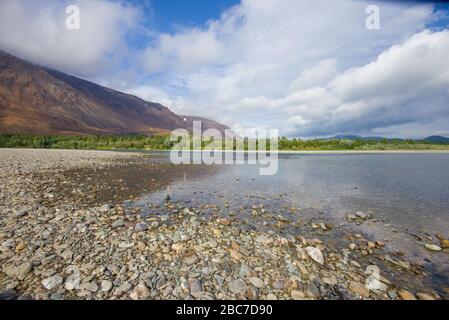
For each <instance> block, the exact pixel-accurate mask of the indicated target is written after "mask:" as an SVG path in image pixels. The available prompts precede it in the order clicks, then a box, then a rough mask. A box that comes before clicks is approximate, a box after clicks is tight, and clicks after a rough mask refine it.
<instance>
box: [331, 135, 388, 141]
mask: <svg viewBox="0 0 449 320" xmlns="http://www.w3.org/2000/svg"><path fill="white" fill-rule="evenodd" d="M385 139H387V138H384V137H375V136H374V137H362V136H357V135H337V136H334V137H331V138H326V140H366V141H378V140H385Z"/></svg>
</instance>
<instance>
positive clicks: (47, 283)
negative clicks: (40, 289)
mask: <svg viewBox="0 0 449 320" xmlns="http://www.w3.org/2000/svg"><path fill="white" fill-rule="evenodd" d="M62 280H63V279H62V277H61V276H60V275H58V274H57V275H54V276H52V277H49V278H46V279H44V280H42V285H43V286H44V288H45V289H47V290H53V289H55V288H58V287H59V286H60V285H61V284H62Z"/></svg>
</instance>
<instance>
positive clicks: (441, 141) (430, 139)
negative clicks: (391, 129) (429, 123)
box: [323, 135, 449, 144]
mask: <svg viewBox="0 0 449 320" xmlns="http://www.w3.org/2000/svg"><path fill="white" fill-rule="evenodd" d="M323 140H364V141H382V140H389V141H391V140H405V139H402V138H385V137H377V136H372V137H363V136H358V135H337V136H334V137H331V138H326V139H323ZM412 140H414V141H423V142H429V143H439V144H446V143H448V144H449V138H446V137H442V136H430V137H427V138H424V139H412Z"/></svg>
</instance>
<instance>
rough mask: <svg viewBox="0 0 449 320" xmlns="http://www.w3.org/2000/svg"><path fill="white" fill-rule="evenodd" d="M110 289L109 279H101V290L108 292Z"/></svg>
mask: <svg viewBox="0 0 449 320" xmlns="http://www.w3.org/2000/svg"><path fill="white" fill-rule="evenodd" d="M111 289H112V282H111V281H109V280H102V281H101V291H103V292H109V290H111Z"/></svg>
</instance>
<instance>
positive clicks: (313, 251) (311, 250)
mask: <svg viewBox="0 0 449 320" xmlns="http://www.w3.org/2000/svg"><path fill="white" fill-rule="evenodd" d="M306 252H307V254H308V256H309V257H310V258H311V259H312V260H313V261H315V262H316V263H319V264H321V265H322V264H324V257H323V254H322V253H321V250H320V249H318V248H315V247H307V248H306Z"/></svg>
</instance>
